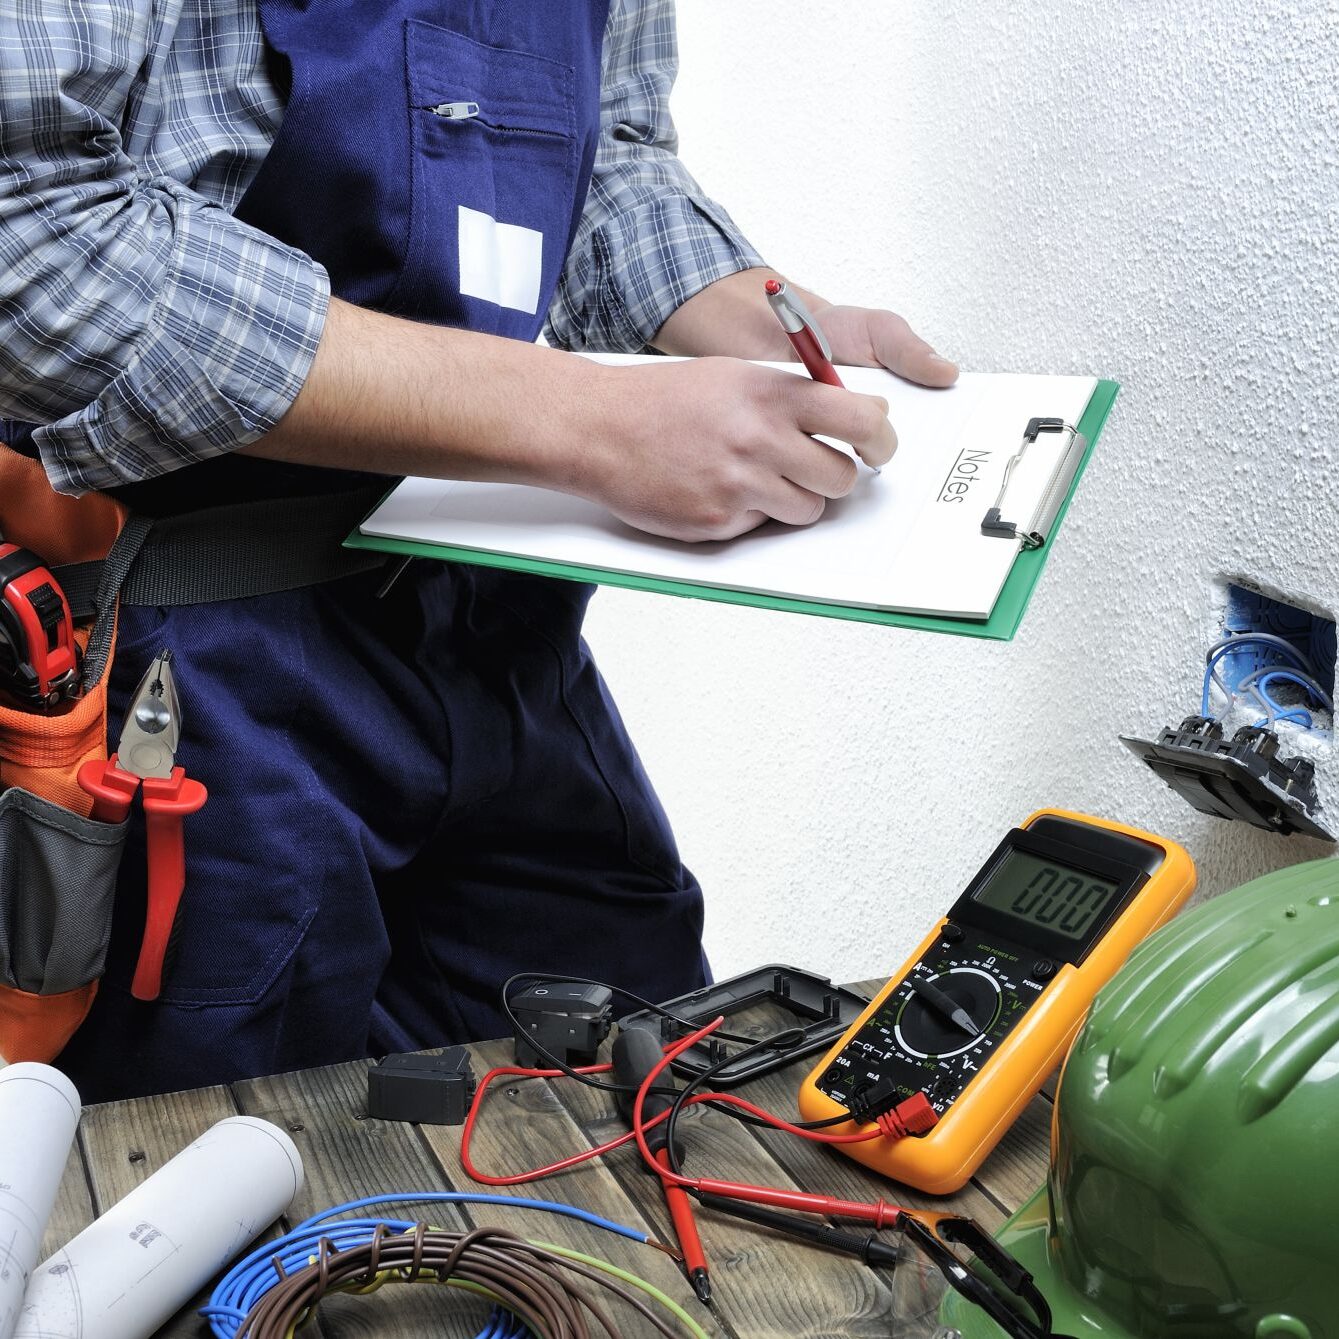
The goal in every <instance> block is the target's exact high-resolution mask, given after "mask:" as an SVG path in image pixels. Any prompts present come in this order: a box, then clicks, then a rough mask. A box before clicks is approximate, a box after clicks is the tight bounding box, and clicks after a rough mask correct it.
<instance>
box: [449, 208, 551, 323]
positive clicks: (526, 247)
mask: <svg viewBox="0 0 1339 1339" xmlns="http://www.w3.org/2000/svg"><path fill="white" fill-rule="evenodd" d="M456 210H457V219H458V227H459V231H460V291H461V294H462V295H463V296H465V297H467V298H482V299H483V300H484V301H485V302H496V303H497V305H498V306H499V307H511V308H512V309H513V310H514V311H521V312H529V313H530V315H531V316H533V315H534V314H535V312H536V310H537V309H538V307H539V282H540V278H541V275H542V273H543V269H544V234H543V233H542V232H536V231H535V230H534V229H533V228H522V227H520V226H519V225H517V224H515V223H499V222H498V221H497V219H495V218H493V217H492V216H491V215H488V214H484V213H481V212H480V211H479V210H477V209H466V208H465V206H464V205H457V206H456Z"/></svg>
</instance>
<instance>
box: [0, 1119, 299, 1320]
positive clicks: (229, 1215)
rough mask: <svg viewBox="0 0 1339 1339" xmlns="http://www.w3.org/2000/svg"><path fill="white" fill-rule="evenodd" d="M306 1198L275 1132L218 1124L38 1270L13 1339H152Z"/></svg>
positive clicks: (258, 1125)
mask: <svg viewBox="0 0 1339 1339" xmlns="http://www.w3.org/2000/svg"><path fill="white" fill-rule="evenodd" d="M301 1189H302V1159H301V1157H300V1156H299V1155H298V1151H297V1149H296V1148H295V1147H294V1145H293V1141H292V1140H291V1139H290V1138H289V1137H288V1135H286V1134H285V1133H284V1132H283V1131H282V1130H281V1129H279V1127H278V1126H277V1125H271V1124H270V1123H269V1121H263V1120H257V1119H256V1118H255V1117H254V1116H230V1117H229V1118H228V1119H227V1120H222V1121H220V1122H219V1123H218V1124H217V1125H215V1126H214V1127H213V1128H212V1129H210V1130H208V1131H207V1132H206V1133H205V1134H203V1135H201V1136H200V1138H199V1139H197V1140H196V1141H195V1143H193V1144H192V1145H191V1146H190V1147H189V1148H186V1149H184V1150H183V1151H182V1152H180V1153H178V1154H177V1156H176V1157H175V1158H173V1159H172V1161H171V1162H169V1163H167V1164H166V1165H165V1166H163V1167H160V1168H159V1169H158V1170H157V1171H156V1172H155V1173H154V1174H153V1175H152V1176H151V1177H149V1179H148V1180H147V1181H145V1182H144V1183H143V1185H140V1186H137V1187H136V1188H135V1189H134V1190H132V1191H131V1192H130V1194H128V1195H127V1196H126V1197H125V1199H123V1200H122V1201H121V1202H120V1203H119V1204H116V1205H114V1206H113V1207H112V1208H111V1209H109V1210H108V1211H107V1212H106V1213H105V1214H103V1215H102V1217H101V1218H99V1219H98V1220H97V1222H96V1223H93V1224H92V1225H91V1226H90V1227H87V1228H85V1229H84V1231H82V1232H81V1233H80V1234H79V1235H78V1236H77V1237H76V1238H75V1239H74V1240H73V1241H72V1242H70V1244H69V1245H68V1246H66V1247H65V1249H64V1250H62V1251H58V1252H57V1253H56V1254H55V1255H53V1256H52V1257H51V1258H50V1259H49V1260H45V1261H43V1262H42V1264H41V1265H39V1266H38V1267H37V1269H36V1270H35V1271H34V1272H33V1276H32V1280H31V1282H30V1283H29V1284H28V1292H27V1295H26V1296H25V1297H24V1299H23V1314H22V1316H21V1317H20V1320H19V1325H18V1329H17V1330H16V1331H15V1339H148V1336H150V1335H152V1334H153V1332H154V1331H155V1330H157V1329H158V1327H159V1326H160V1325H162V1324H163V1322H164V1321H166V1320H168V1319H169V1318H170V1317H171V1316H173V1315H174V1314H175V1313H176V1312H177V1311H179V1310H180V1309H181V1307H183V1306H184V1305H185V1304H186V1303H187V1302H188V1301H190V1299H191V1298H192V1297H193V1296H194V1295H195V1293H196V1292H198V1291H199V1289H200V1288H202V1287H203V1286H204V1285H205V1284H206V1283H207V1282H209V1280H210V1279H212V1278H213V1277H214V1276H215V1275H216V1274H218V1273H219V1272H221V1271H222V1269H223V1268H224V1267H225V1266H226V1265H227V1264H228V1263H229V1262H230V1261H232V1260H233V1259H234V1258H235V1257H236V1256H237V1255H239V1254H241V1252H242V1251H243V1250H244V1249H245V1248H246V1247H247V1246H248V1245H249V1244H250V1243H251V1242H252V1241H254V1240H255V1238H256V1237H258V1236H259V1235H260V1234H261V1232H263V1231H264V1230H265V1228H267V1227H268V1226H269V1225H270V1224H271V1223H272V1222H274V1220H275V1219H276V1218H278V1217H279V1215H280V1214H281V1213H283V1212H284V1210H285V1209H287V1208H288V1206H289V1205H290V1204H291V1203H292V1202H293V1199H294V1197H295V1196H296V1195H297V1193H298V1191H299V1190H301Z"/></svg>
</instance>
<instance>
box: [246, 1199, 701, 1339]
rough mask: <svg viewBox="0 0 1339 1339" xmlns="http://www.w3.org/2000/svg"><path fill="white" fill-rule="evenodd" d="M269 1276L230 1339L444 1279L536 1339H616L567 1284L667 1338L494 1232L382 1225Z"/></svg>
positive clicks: (641, 1308) (629, 1300) (579, 1271)
mask: <svg viewBox="0 0 1339 1339" xmlns="http://www.w3.org/2000/svg"><path fill="white" fill-rule="evenodd" d="M274 1268H275V1271H276V1273H278V1275H279V1282H278V1283H276V1284H275V1285H274V1286H273V1287H272V1288H270V1290H269V1291H268V1292H267V1293H266V1294H265V1295H264V1296H263V1297H262V1298H261V1299H260V1301H258V1302H257V1303H256V1305H255V1306H253V1307H252V1308H251V1310H250V1312H249V1313H248V1314H247V1317H246V1320H245V1321H243V1323H242V1327H241V1329H240V1330H238V1332H237V1337H236V1339H287V1336H288V1334H289V1332H290V1330H292V1329H293V1328H294V1326H296V1325H298V1324H300V1323H301V1322H302V1321H304V1320H305V1319H307V1317H308V1316H309V1315H310V1313H311V1311H312V1308H313V1307H315V1306H316V1304H317V1303H318V1302H319V1301H320V1300H321V1299H322V1298H323V1297H325V1296H326V1295H327V1294H328V1293H331V1292H339V1291H348V1292H353V1291H357V1290H359V1289H363V1288H369V1287H372V1286H373V1285H375V1284H377V1283H379V1282H380V1283H386V1282H403V1283H422V1282H426V1283H446V1282H447V1281H448V1280H453V1279H454V1280H459V1281H460V1282H462V1283H471V1284H475V1285H477V1286H479V1287H481V1288H486V1289H487V1290H488V1292H489V1293H491V1294H492V1295H493V1296H494V1297H495V1298H496V1299H497V1304H498V1305H499V1306H501V1307H503V1308H504V1309H505V1310H507V1311H509V1312H511V1313H512V1314H513V1315H515V1316H517V1317H519V1318H520V1319H521V1320H522V1321H524V1322H525V1324H526V1325H527V1326H528V1327H529V1328H530V1329H531V1330H532V1331H533V1332H534V1334H535V1336H536V1339H592V1334H593V1333H596V1332H595V1331H592V1329H591V1326H590V1323H589V1322H590V1321H591V1320H592V1319H593V1320H595V1321H596V1322H598V1325H599V1329H600V1330H601V1331H603V1333H604V1334H605V1335H607V1336H608V1339H623V1331H621V1330H620V1329H619V1328H618V1326H617V1325H616V1324H615V1323H614V1321H613V1319H612V1318H611V1317H610V1316H609V1315H608V1314H607V1313H606V1312H605V1311H604V1310H603V1309H602V1308H601V1306H600V1304H599V1301H598V1300H597V1297H598V1294H597V1293H596V1292H595V1291H594V1290H591V1289H587V1288H583V1287H581V1286H579V1285H578V1283H577V1282H576V1280H575V1279H573V1278H572V1277H571V1276H572V1275H577V1276H579V1277H581V1278H585V1279H588V1280H590V1281H591V1282H593V1283H597V1284H599V1286H600V1287H601V1288H603V1289H604V1290H605V1291H606V1292H607V1293H609V1294H611V1295H612V1296H613V1297H615V1298H617V1299H618V1300H619V1301H621V1302H624V1303H626V1304H627V1305H628V1306H630V1307H632V1308H633V1309H634V1310H635V1311H636V1312H638V1313H639V1315H640V1316H641V1317H642V1319H644V1320H645V1321H646V1322H647V1323H648V1324H650V1325H651V1326H653V1327H654V1329H655V1331H656V1332H657V1333H659V1334H661V1335H664V1336H665V1339H676V1332H675V1330H674V1328H673V1327H672V1326H670V1325H669V1324H668V1323H666V1321H665V1320H663V1319H662V1318H661V1317H660V1316H658V1315H657V1314H656V1313H655V1312H654V1311H653V1310H652V1309H651V1308H650V1307H649V1306H647V1304H646V1303H645V1302H644V1301H642V1299H641V1298H640V1297H638V1296H637V1295H636V1294H635V1293H633V1292H631V1291H629V1290H628V1289H627V1288H624V1287H623V1286H621V1285H620V1284H619V1283H617V1282H616V1281H615V1280H614V1279H613V1278H611V1277H609V1276H608V1275H606V1274H603V1273H601V1272H600V1271H599V1270H596V1269H591V1268H589V1267H588V1266H586V1265H584V1264H582V1263H581V1262H580V1261H578V1260H569V1259H568V1258H567V1257H566V1256H562V1255H558V1254H556V1253H555V1252H553V1251H547V1250H545V1249H544V1248H543V1247H542V1246H536V1245H533V1244H532V1243H530V1242H528V1241H526V1240H524V1239H523V1238H521V1237H518V1236H516V1235H515V1234H514V1233H511V1232H504V1231H502V1230H501V1229H500V1228H492V1227H477V1228H474V1229H473V1230H472V1231H469V1232H448V1231H444V1230H441V1229H439V1228H431V1227H429V1226H428V1225H427V1224H426V1223H417V1224H415V1226H414V1230H413V1231H412V1232H405V1233H397V1234H392V1233H391V1232H390V1231H389V1229H388V1228H386V1226H385V1225H384V1224H383V1225H380V1226H378V1227H377V1228H376V1230H375V1231H374V1232H373V1234H372V1236H371V1238H370V1239H369V1240H368V1241H367V1242H366V1243H364V1244H363V1245H361V1246H354V1247H351V1248H350V1249H348V1250H346V1251H337V1250H335V1249H334V1248H333V1247H332V1246H331V1244H330V1242H329V1240H328V1239H326V1238H322V1240H321V1244H320V1247H319V1249H318V1251H317V1256H316V1259H315V1260H314V1261H313V1262H312V1264H310V1265H309V1266H308V1267H307V1268H306V1269H302V1270H299V1271H298V1272H297V1273H295V1274H288V1273H286V1272H285V1271H284V1268H283V1266H282V1265H281V1264H280V1262H279V1260H278V1258H277V1257H276V1259H275V1261H274ZM643 1333H644V1332H643Z"/></svg>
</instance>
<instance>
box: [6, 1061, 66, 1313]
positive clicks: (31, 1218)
mask: <svg viewBox="0 0 1339 1339" xmlns="http://www.w3.org/2000/svg"><path fill="white" fill-rule="evenodd" d="M78 1125H79V1094H78V1093H77V1092H76V1091H75V1088H74V1084H72V1083H71V1082H70V1081H69V1079H67V1078H66V1077H65V1075H64V1074H62V1073H61V1072H60V1070H58V1069H52V1068H51V1066H50V1065H35V1064H32V1063H31V1062H22V1063H20V1064H16V1065H6V1066H5V1067H4V1068H3V1069H0V1339H10V1336H11V1335H12V1334H13V1333H14V1329H15V1327H16V1326H17V1325H18V1323H19V1306H20V1304H21V1303H22V1301H23V1292H24V1289H25V1288H26V1287H27V1285H28V1276H29V1274H31V1273H32V1269H33V1266H34V1265H35V1264H36V1263H37V1261H38V1258H39V1253H40V1251H41V1249H42V1233H43V1232H44V1231H45V1230H46V1221H47V1219H48V1218H50V1217H51V1206H52V1205H53V1204H55V1202H56V1192H57V1191H58V1190H59V1189H60V1178H61V1176H62V1174H63V1173H64V1171H65V1160H66V1158H68V1157H69V1156H70V1147H71V1145H72V1144H73V1143H74V1132H75V1130H76V1128H78Z"/></svg>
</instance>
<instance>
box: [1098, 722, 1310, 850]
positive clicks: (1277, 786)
mask: <svg viewBox="0 0 1339 1339" xmlns="http://www.w3.org/2000/svg"><path fill="white" fill-rule="evenodd" d="M1120 740H1121V743H1122V744H1124V745H1125V746H1126V748H1128V749H1129V750H1130V751H1131V752H1132V753H1133V754H1134V755H1135V757H1137V758H1142V759H1143V761H1144V762H1146V763H1147V764H1148V765H1149V767H1151V768H1152V769H1153V771H1154V772H1156V773H1157V775H1158V776H1160V777H1161V778H1162V779H1163V780H1164V781H1165V782H1166V783H1167V784H1168V785H1169V786H1170V787H1171V788H1172V789H1173V790H1174V791H1176V793H1177V794H1178V795H1180V796H1182V798H1184V799H1185V800H1186V801H1187V802H1188V803H1189V804H1190V805H1192V806H1193V807H1194V808H1195V809H1198V810H1199V812H1200V813H1202V814H1213V815H1214V816H1215V817H1217V818H1228V819H1242V820H1243V821H1245V822H1247V823H1250V824H1252V825H1253V826H1255V827H1257V828H1265V829H1267V830H1268V831H1270V832H1279V833H1283V834H1288V833H1293V832H1300V833H1304V834H1305V835H1306V836H1308V837H1319V838H1320V839H1321V840H1322V841H1328V842H1332V841H1334V837H1333V836H1332V835H1331V834H1330V833H1329V832H1328V831H1327V830H1326V829H1325V828H1324V827H1323V826H1321V824H1320V823H1319V822H1318V821H1317V818H1316V815H1317V814H1318V813H1319V812H1320V801H1319V799H1318V798H1317V796H1316V783H1315V776H1316V766H1315V764H1314V763H1313V762H1312V761H1311V760H1310V759H1309V758H1280V757H1279V756H1278V753H1279V737H1278V735H1276V734H1275V733H1274V731H1272V730H1268V729H1265V728H1264V727H1262V726H1254V725H1245V726H1242V728H1241V729H1240V730H1238V731H1237V732H1236V733H1235V734H1234V735H1233V736H1232V738H1231V739H1228V738H1226V737H1225V736H1224V734H1223V727H1222V724H1221V722H1219V721H1216V720H1213V719H1212V718H1210V717H1205V716H1187V717H1186V719H1185V720H1183V721H1182V722H1181V724H1180V725H1179V726H1177V727H1175V728H1173V727H1172V726H1168V727H1167V728H1166V729H1164V730H1163V731H1162V733H1161V734H1160V735H1159V736H1158V737H1157V739H1156V740H1149V739H1138V738H1134V737H1132V736H1129V735H1121V736H1120Z"/></svg>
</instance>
